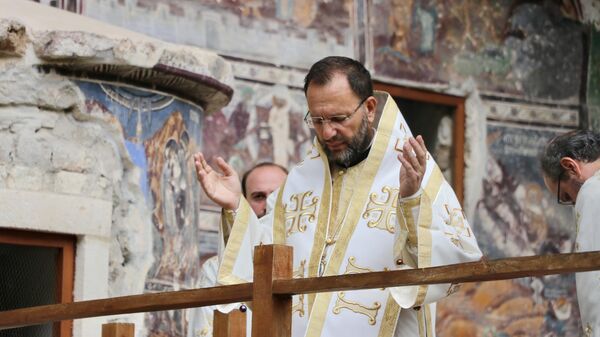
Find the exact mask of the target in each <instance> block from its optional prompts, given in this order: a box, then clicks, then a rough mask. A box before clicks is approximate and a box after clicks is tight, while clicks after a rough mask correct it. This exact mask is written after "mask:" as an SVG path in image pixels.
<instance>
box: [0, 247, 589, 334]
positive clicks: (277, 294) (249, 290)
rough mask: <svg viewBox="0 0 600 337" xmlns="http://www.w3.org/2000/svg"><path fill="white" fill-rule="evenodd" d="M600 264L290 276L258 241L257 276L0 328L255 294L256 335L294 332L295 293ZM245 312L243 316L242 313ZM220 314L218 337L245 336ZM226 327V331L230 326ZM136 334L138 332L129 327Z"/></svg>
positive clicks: (537, 259)
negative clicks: (247, 280)
mask: <svg viewBox="0 0 600 337" xmlns="http://www.w3.org/2000/svg"><path fill="white" fill-rule="evenodd" d="M591 270H600V252H587V253H573V254H556V255H546V256H530V257H517V258H507V259H499V260H489V261H488V260H482V261H479V262H471V263H463V264H457V265H448V266H441V267H433V268H422V269H409V270H396V271H385V272H373V273H362V274H351V275H340V276H328V277H318V278H301V279H292V248H291V247H288V246H282V245H264V246H259V247H256V249H255V252H254V275H255V276H254V282H253V283H243V284H237V285H231V286H220V287H212V288H203V289H195V290H185V291H173V292H164V293H157V294H143V295H134V296H124V297H114V298H107V299H100V300H91V301H80V302H75V303H67V304H53V305H44V306H38V307H31V308H22V309H16V310H9V311H2V312H0V330H4V329H11V328H16V327H22V326H28V325H37V324H43V323H48V322H54V321H60V320H71V319H79V318H88V317H97V316H107V315H117V314H128V313H139V312H149V311H160V310H172V309H184V308H193V307H201V306H209V305H217V304H226V303H236V302H249V301H252V307H253V312H252V314H253V315H252V336H261V337H290V336H291V322H292V319H291V315H292V295H296V294H307V293H317V292H330V291H342V290H357V289H372V288H386V287H395V286H407V285H419V284H439V283H465V282H480V281H492V280H504V279H513V278H520V277H528V276H542V275H550V274H562V273H573V272H584V271H591ZM240 317H241V316H240ZM219 319H221V321H219V323H218V324H215V326H214V328H215V334H214V335H215V337H224V336H233V335H235V336H237V337H239V336H245V331H244V332H243V333H244V334H243V335H242V332H240V331H239V330H240V329H234V328H232V324H233V326H234V327H235V326H239V324H240V318H237V321H236V322H237V323H234V322H231V321H228V320H227V319H223V318H222V317H220V316H218V315H217V317H216V320H219ZM132 329H133V328H131V327H130V325H118V324H117V325H105V326H103V334H102V336H103V337H116V336H123V337H125V336H132V335H125V334H123V332H124V331H126V330H127V331H133V330H132ZM224 330H227V331H224ZM131 334H133V332H131Z"/></svg>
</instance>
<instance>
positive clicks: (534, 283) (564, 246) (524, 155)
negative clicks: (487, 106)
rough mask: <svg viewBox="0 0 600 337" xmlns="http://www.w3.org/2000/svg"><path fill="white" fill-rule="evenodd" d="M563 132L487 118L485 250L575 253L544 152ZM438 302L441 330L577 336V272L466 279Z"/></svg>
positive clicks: (481, 214) (481, 235) (477, 221)
mask: <svg viewBox="0 0 600 337" xmlns="http://www.w3.org/2000/svg"><path fill="white" fill-rule="evenodd" d="M563 132H564V130H559V129H550V128H534V127H531V126H528V127H523V126H518V125H515V124H507V123H501V122H488V130H487V143H488V144H487V145H488V159H487V168H486V175H485V178H484V180H483V182H482V183H483V192H482V195H483V196H485V197H482V199H481V200H480V201H479V202H478V204H477V208H476V213H475V217H474V219H473V220H472V225H473V230H474V231H475V232H476V233H477V238H478V241H479V244H480V247H481V249H482V251H483V252H484V255H485V256H486V257H487V258H489V259H497V258H503V257H514V256H527V255H547V254H556V253H571V252H572V244H573V239H574V234H575V227H574V220H573V214H572V211H571V209H570V208H569V207H566V206H561V205H558V204H557V203H556V197H552V196H551V194H550V192H548V191H547V190H546V188H545V186H544V182H543V180H542V176H541V174H540V172H539V169H538V168H539V163H538V156H539V153H540V151H541V150H542V149H543V148H544V146H545V144H546V143H547V142H548V141H549V140H550V139H551V138H552V137H554V136H556V135H557V134H560V133H563ZM462 287H463V288H462V290H461V291H459V292H458V293H456V294H454V295H453V296H451V297H449V298H447V299H445V300H444V301H442V302H441V303H440V305H439V306H438V308H439V309H438V325H437V330H438V335H439V336H441V337H449V336H465V337H469V336H486V337H488V336H489V337H504V336H507V337H508V336H573V337H575V336H579V335H580V332H581V327H580V326H579V324H580V323H579V312H578V306H577V300H576V295H575V276H574V274H567V275H550V276H545V277H531V278H522V279H515V280H505V281H496V282H484V283H478V284H465V285H463V286H462Z"/></svg>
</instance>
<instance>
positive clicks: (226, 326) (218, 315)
mask: <svg viewBox="0 0 600 337" xmlns="http://www.w3.org/2000/svg"><path fill="white" fill-rule="evenodd" d="M213 317H214V319H213V337H246V313H245V312H241V311H239V310H233V311H232V312H230V313H228V314H224V313H222V312H220V311H219V310H215V311H214V315H213Z"/></svg>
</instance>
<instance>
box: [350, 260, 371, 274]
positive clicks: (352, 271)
mask: <svg viewBox="0 0 600 337" xmlns="http://www.w3.org/2000/svg"><path fill="white" fill-rule="evenodd" d="M372 271H373V270H372V269H369V268H364V267H359V266H358V265H356V258H355V257H354V256H350V257H349V258H348V264H347V265H346V271H345V272H344V275H348V274H360V273H370V272H372Z"/></svg>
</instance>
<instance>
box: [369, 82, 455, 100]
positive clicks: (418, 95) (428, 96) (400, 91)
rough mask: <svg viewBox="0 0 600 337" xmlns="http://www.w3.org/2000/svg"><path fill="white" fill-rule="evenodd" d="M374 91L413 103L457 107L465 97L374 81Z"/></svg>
mask: <svg viewBox="0 0 600 337" xmlns="http://www.w3.org/2000/svg"><path fill="white" fill-rule="evenodd" d="M373 89H375V90H381V91H385V92H387V93H388V94H390V95H392V96H394V97H402V98H407V99H410V100H413V101H419V102H427V103H433V104H441V105H450V106H456V105H458V104H460V103H462V102H464V100H465V99H464V97H460V96H454V95H449V94H444V93H439V92H435V91H431V90H425V89H417V88H409V87H404V86H400V85H395V84H389V83H384V82H381V81H377V80H374V81H373Z"/></svg>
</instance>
